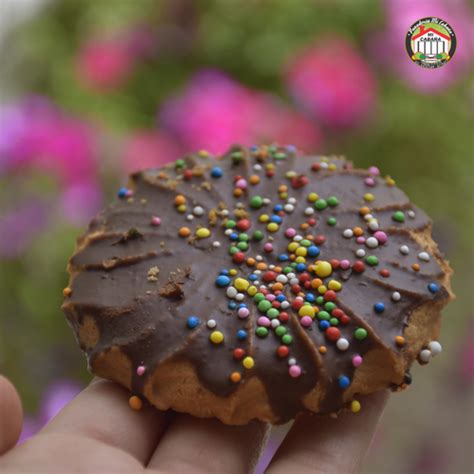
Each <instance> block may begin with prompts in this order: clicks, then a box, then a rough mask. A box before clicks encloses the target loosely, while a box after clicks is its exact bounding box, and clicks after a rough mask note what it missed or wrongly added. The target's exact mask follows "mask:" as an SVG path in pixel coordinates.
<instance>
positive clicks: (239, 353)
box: [234, 347, 245, 360]
mask: <svg viewBox="0 0 474 474" xmlns="http://www.w3.org/2000/svg"><path fill="white" fill-rule="evenodd" d="M244 355H245V351H244V350H243V349H242V348H241V347H237V349H234V359H237V360H239V359H242V357H243V356H244Z"/></svg>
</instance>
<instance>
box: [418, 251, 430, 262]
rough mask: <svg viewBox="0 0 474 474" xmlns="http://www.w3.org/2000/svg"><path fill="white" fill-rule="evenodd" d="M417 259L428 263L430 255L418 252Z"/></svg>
mask: <svg viewBox="0 0 474 474" xmlns="http://www.w3.org/2000/svg"><path fill="white" fill-rule="evenodd" d="M418 258H419V259H420V260H423V261H424V262H429V261H430V254H429V253H428V252H420V253H419V254H418Z"/></svg>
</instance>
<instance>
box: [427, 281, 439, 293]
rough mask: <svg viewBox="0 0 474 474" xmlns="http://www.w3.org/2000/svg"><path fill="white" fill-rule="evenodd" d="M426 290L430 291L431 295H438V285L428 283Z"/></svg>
mask: <svg viewBox="0 0 474 474" xmlns="http://www.w3.org/2000/svg"><path fill="white" fill-rule="evenodd" d="M428 290H430V292H431V293H438V291H439V285H438V284H436V283H429V284H428Z"/></svg>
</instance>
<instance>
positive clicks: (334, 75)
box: [286, 37, 376, 128]
mask: <svg viewBox="0 0 474 474" xmlns="http://www.w3.org/2000/svg"><path fill="white" fill-rule="evenodd" d="M286 83H287V85H288V88H289V90H290V93H291V95H292V96H293V97H294V99H295V100H296V101H297V102H298V103H299V104H300V106H301V107H303V108H304V109H305V110H307V111H308V112H309V113H311V114H312V115H313V116H314V117H315V118H316V119H317V120H318V121H319V122H320V123H322V124H324V125H326V126H329V127H335V128H340V127H352V126H355V125H357V124H358V123H359V122H360V121H362V120H364V119H365V118H366V117H367V116H368V115H369V113H370V112H371V111H372V109H373V106H374V103H375V89H376V82H375V78H374V75H373V74H372V71H371V70H370V68H369V66H368V64H367V62H366V61H365V60H364V58H363V57H362V56H361V55H360V54H359V53H358V51H356V50H355V48H354V47H353V46H352V45H351V44H350V43H349V42H348V41H346V40H345V39H343V38H338V37H325V38H320V39H319V40H318V41H317V42H316V43H314V44H312V45H310V46H308V47H305V48H304V49H303V50H301V51H299V52H297V53H296V55H295V57H293V58H292V59H291V61H290V62H289V64H288V66H287V72H286Z"/></svg>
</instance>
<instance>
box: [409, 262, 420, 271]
mask: <svg viewBox="0 0 474 474" xmlns="http://www.w3.org/2000/svg"><path fill="white" fill-rule="evenodd" d="M411 268H413V270H415V272H418V271H420V265H419V264H418V263H414V264H413V265H412V266H411Z"/></svg>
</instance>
